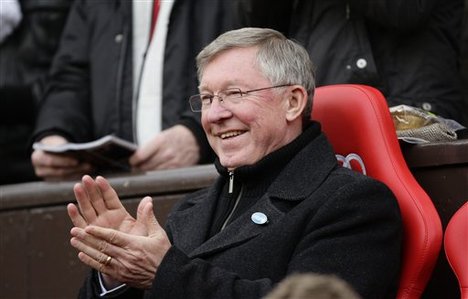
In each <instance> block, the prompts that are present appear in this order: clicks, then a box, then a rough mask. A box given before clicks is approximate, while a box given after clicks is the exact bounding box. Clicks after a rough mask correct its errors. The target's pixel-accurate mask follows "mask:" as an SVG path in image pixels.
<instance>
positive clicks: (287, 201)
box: [68, 28, 402, 299]
mask: <svg viewBox="0 0 468 299" xmlns="http://www.w3.org/2000/svg"><path fill="white" fill-rule="evenodd" d="M197 65H198V71H199V72H198V75H199V80H200V86H199V89H200V94H199V95H195V96H192V97H191V98H190V105H191V107H192V110H193V111H195V112H201V118H202V125H203V128H204V130H205V133H206V135H207V137H208V140H209V142H210V145H211V146H212V148H213V149H214V151H215V152H216V154H217V156H218V158H217V160H216V163H215V164H216V168H217V169H218V172H219V174H220V176H219V178H218V179H217V181H216V182H215V183H214V184H213V185H212V186H211V187H209V188H207V189H204V190H200V191H199V192H196V193H195V194H193V195H191V196H188V198H186V199H185V200H183V201H182V202H180V203H179V204H178V205H177V207H176V208H175V210H174V211H173V212H172V213H171V215H170V216H169V218H168V221H167V223H166V229H165V230H164V229H162V228H161V227H160V226H159V224H158V222H157V221H156V218H155V216H154V214H153V205H152V202H151V198H149V197H145V198H144V199H143V200H142V201H141V203H140V205H139V208H138V213H137V215H138V216H137V219H134V218H133V217H132V216H130V215H129V214H128V213H127V212H126V210H125V209H124V208H123V206H122V205H121V203H120V201H119V199H118V197H117V195H116V193H115V191H114V190H113V189H112V188H111V187H110V185H109V184H108V182H107V181H106V180H105V179H104V178H102V177H97V178H96V179H92V178H91V177H89V176H85V177H83V179H82V182H81V183H79V184H77V185H76V186H75V189H74V190H75V195H76V198H77V200H78V204H79V208H80V211H79V210H78V207H77V206H75V205H74V204H70V205H69V206H68V213H69V216H70V218H71V219H72V221H73V223H74V225H75V227H74V228H73V229H72V230H71V234H72V238H71V244H72V246H74V247H75V248H76V249H78V251H79V254H78V257H79V258H80V260H81V261H82V262H84V263H85V264H87V265H89V266H91V267H92V268H94V269H95V270H93V271H92V274H91V275H90V277H89V278H88V279H87V281H86V283H85V285H84V287H83V289H82V290H81V293H80V296H81V298H98V297H99V296H103V297H107V296H108V297H112V298H142V297H143V296H145V298H158V299H161V298H171V299H174V298H204V299H206V298H243V299H246V298H261V297H262V296H264V295H265V294H267V293H268V292H269V291H270V290H271V289H272V288H273V287H274V285H275V284H276V283H278V282H279V281H281V280H282V279H283V278H285V277H286V276H287V275H289V274H292V273H296V272H314V273H320V274H334V275H336V276H338V277H340V278H341V279H343V280H345V281H347V282H348V283H349V284H350V285H351V286H352V287H353V288H354V289H355V290H356V291H357V292H358V293H359V294H360V295H361V296H362V297H363V298H392V297H394V295H395V293H396V289H397V283H398V275H399V264H400V251H401V233H402V232H401V219H400V213H399V209H398V205H397V202H396V200H395V198H394V196H393V194H392V193H391V191H390V190H389V189H388V188H387V187H386V186H384V185H383V184H381V183H379V182H376V181H374V180H372V179H371V178H368V177H366V176H363V175H360V174H358V173H355V172H352V171H351V170H348V169H346V168H342V167H339V166H338V164H337V161H336V159H335V155H334V153H333V150H332V148H331V146H330V144H329V143H328V141H327V139H326V137H325V136H324V135H323V134H322V133H321V130H320V125H319V124H318V123H317V122H313V121H312V122H311V121H310V119H309V118H310V111H311V107H312V97H313V92H314V72H313V65H312V63H311V61H310V58H309V56H308V54H307V52H306V51H305V49H304V48H303V47H302V46H300V45H298V44H297V43H295V42H293V41H291V40H288V39H286V38H285V37H284V36H283V35H282V34H280V33H279V32H277V31H274V30H271V29H259V28H243V29H239V30H234V31H229V32H227V33H225V34H223V35H221V36H220V37H218V38H217V39H216V40H214V41H213V42H212V43H211V44H209V45H208V46H207V47H206V48H204V49H203V50H202V52H201V53H200V54H199V55H198V56H197Z"/></svg>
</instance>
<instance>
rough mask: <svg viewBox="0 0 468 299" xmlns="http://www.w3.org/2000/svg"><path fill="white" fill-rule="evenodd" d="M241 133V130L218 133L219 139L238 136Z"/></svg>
mask: <svg viewBox="0 0 468 299" xmlns="http://www.w3.org/2000/svg"><path fill="white" fill-rule="evenodd" d="M240 134H242V131H231V132H226V133H223V134H221V135H220V137H221V139H226V138H230V137H234V136H238V135H240Z"/></svg>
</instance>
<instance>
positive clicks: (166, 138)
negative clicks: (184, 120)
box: [129, 125, 200, 171]
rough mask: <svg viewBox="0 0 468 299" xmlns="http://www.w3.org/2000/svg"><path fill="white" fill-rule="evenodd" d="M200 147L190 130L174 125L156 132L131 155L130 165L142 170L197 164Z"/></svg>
mask: <svg viewBox="0 0 468 299" xmlns="http://www.w3.org/2000/svg"><path fill="white" fill-rule="evenodd" d="M199 151H200V149H199V146H198V143H197V140H196V139H195V136H193V134H192V132H191V131H190V130H189V129H188V128H187V127H185V126H182V125H176V126H174V127H171V128H169V129H167V130H164V131H162V132H161V133H159V134H157V135H156V136H155V137H154V138H153V139H152V140H150V141H148V142H147V143H146V144H143V145H142V146H141V147H140V148H139V149H138V150H137V151H136V152H135V153H134V154H133V155H132V156H131V157H130V160H129V161H130V165H131V166H132V167H133V168H136V169H138V170H142V171H150V170H157V169H169V168H178V167H186V166H191V165H195V164H197V162H198V160H199V159H200V152H199Z"/></svg>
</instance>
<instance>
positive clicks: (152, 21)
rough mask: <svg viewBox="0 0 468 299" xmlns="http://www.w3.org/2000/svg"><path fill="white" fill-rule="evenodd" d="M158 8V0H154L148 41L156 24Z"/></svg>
mask: <svg viewBox="0 0 468 299" xmlns="http://www.w3.org/2000/svg"><path fill="white" fill-rule="evenodd" d="M159 6H160V0H154V3H153V15H152V16H151V28H150V37H149V38H150V40H151V39H152V38H153V32H154V28H155V27H156V22H157V21H158V13H159Z"/></svg>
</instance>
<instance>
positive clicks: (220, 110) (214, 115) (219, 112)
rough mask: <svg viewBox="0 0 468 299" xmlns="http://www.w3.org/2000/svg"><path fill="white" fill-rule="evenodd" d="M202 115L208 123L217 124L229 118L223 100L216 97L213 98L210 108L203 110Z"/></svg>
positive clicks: (228, 112)
mask: <svg viewBox="0 0 468 299" xmlns="http://www.w3.org/2000/svg"><path fill="white" fill-rule="evenodd" d="M202 114H203V115H204V117H205V118H206V120H208V121H209V122H217V121H219V120H221V119H223V118H227V117H230V116H231V112H230V110H229V109H227V108H226V106H225V102H224V101H223V98H222V97H220V96H217V95H216V96H214V97H213V101H212V102H211V105H210V107H208V109H205V110H203V111H202Z"/></svg>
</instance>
